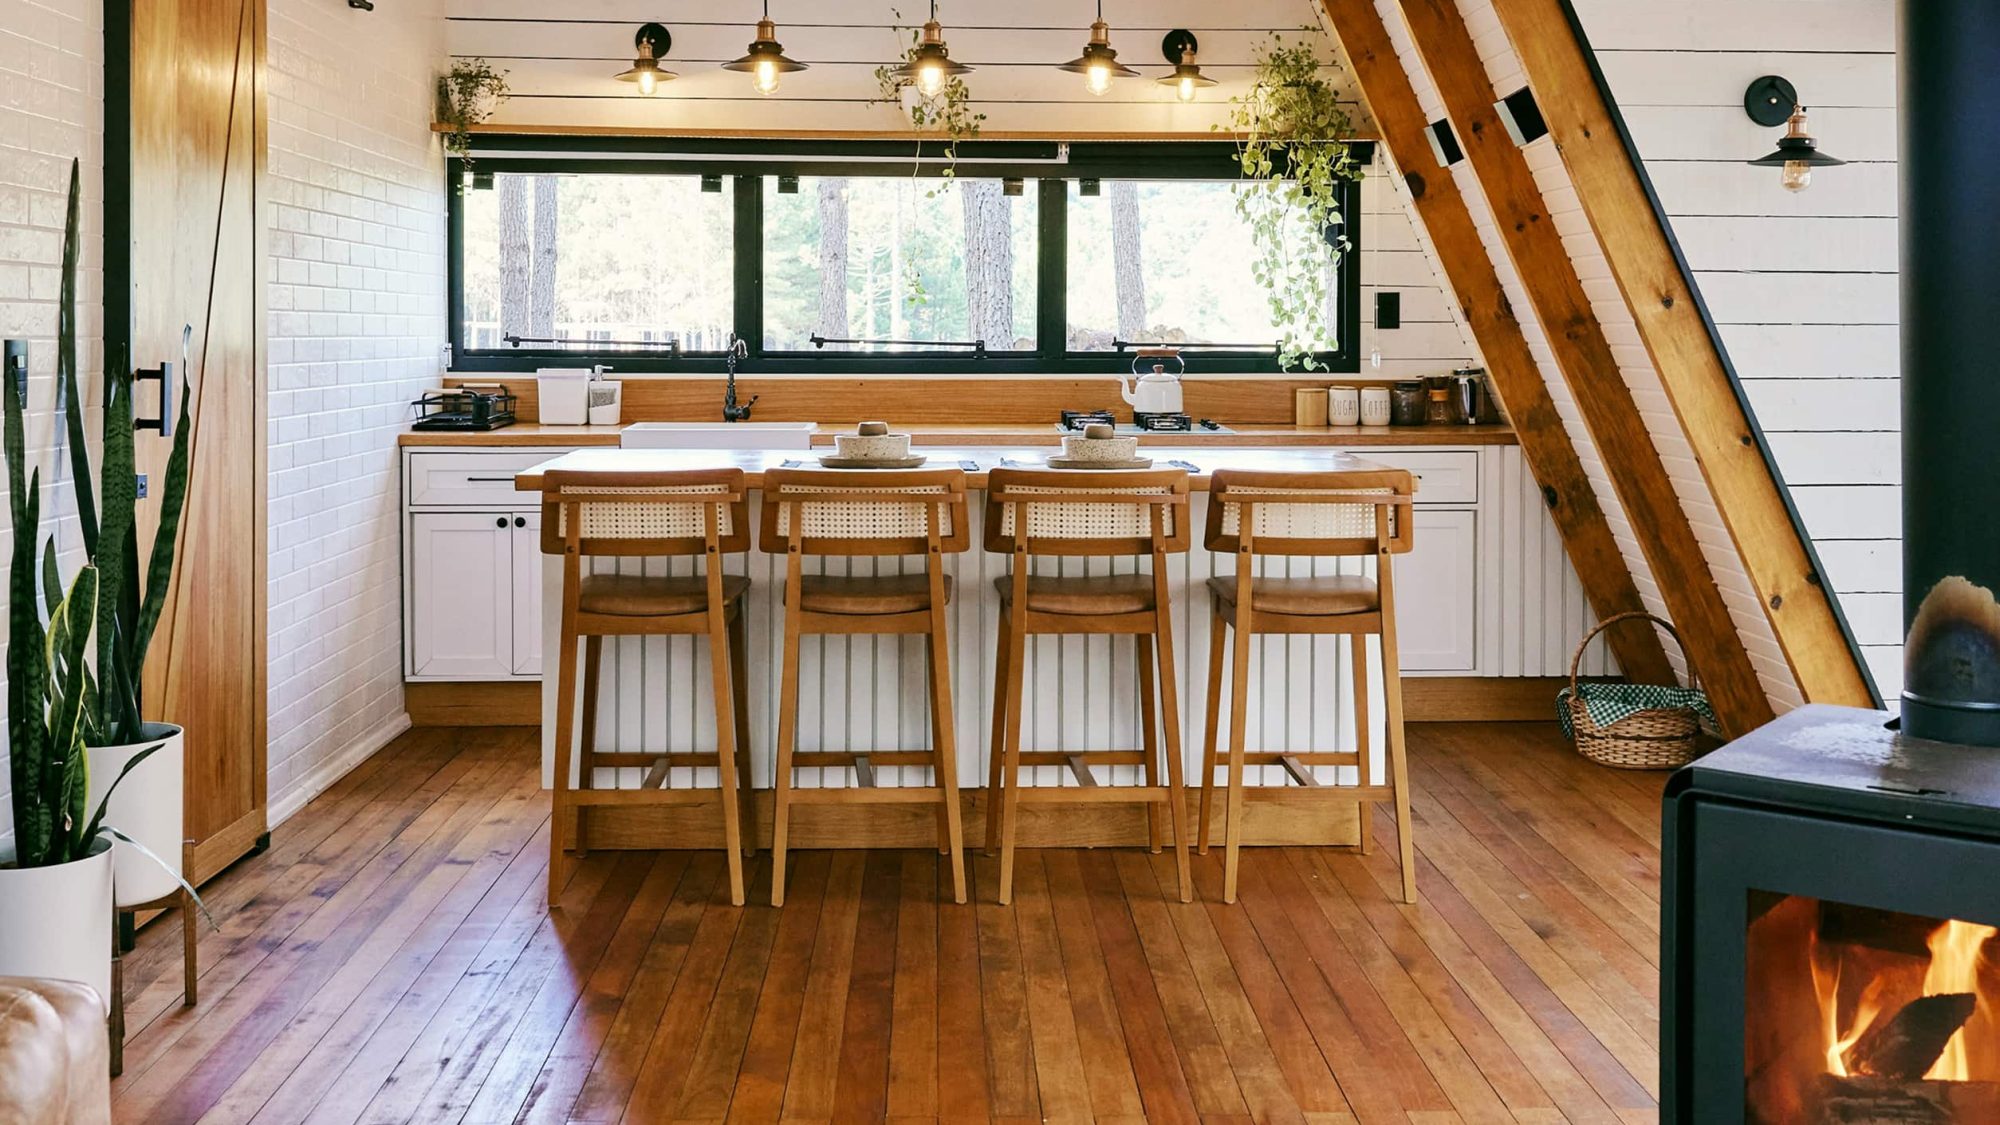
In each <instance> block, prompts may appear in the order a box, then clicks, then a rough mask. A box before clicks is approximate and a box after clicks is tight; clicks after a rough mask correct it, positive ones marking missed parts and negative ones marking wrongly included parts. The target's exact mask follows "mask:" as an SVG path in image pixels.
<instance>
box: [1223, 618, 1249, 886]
mask: <svg viewBox="0 0 2000 1125" xmlns="http://www.w3.org/2000/svg"><path fill="white" fill-rule="evenodd" d="M1249 694H1250V630H1249V629H1247V628H1244V621H1243V620H1242V618H1241V617H1240V616H1239V618H1238V620H1237V622H1236V645H1235V654H1234V656H1233V658H1232V659H1231V661H1230V688H1229V809H1228V813H1227V819H1225V820H1224V822H1223V828H1222V901H1224V902H1235V901H1236V865H1237V860H1238V858H1239V855H1238V853H1239V850H1240V849H1241V848H1242V846H1243V753H1244V747H1243V743H1244V740H1245V738H1246V735H1247V729H1248V726H1249V723H1248V719H1249V705H1248V703H1249V701H1248V696H1249Z"/></svg>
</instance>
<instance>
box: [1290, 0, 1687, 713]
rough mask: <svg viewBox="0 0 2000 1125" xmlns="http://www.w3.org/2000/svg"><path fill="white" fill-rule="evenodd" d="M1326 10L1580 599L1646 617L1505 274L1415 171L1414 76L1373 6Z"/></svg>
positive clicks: (1667, 672) (1652, 657) (1340, 1)
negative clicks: (1538, 489) (1505, 286)
mask: <svg viewBox="0 0 2000 1125" xmlns="http://www.w3.org/2000/svg"><path fill="white" fill-rule="evenodd" d="M1321 2H1322V4H1323V5H1324V7H1325V10H1326V14H1327V19H1328V21H1329V23H1330V24H1331V26H1332V28H1333V30H1334V34H1335V35H1336V36H1337V37H1338V38H1339V39H1340V41H1341V44H1342V46H1344V47H1345V48H1346V50H1347V56H1348V61H1349V63H1350V64H1352V66H1353V67H1354V77H1355V79H1356V81H1357V82H1358V83H1359V84H1360V87H1361V94H1362V97H1363V98H1364V99H1366V100H1367V102H1368V105H1369V108H1370V109H1371V110H1372V111H1373V112H1374V114H1375V121H1376V124H1377V125H1378V126H1379V128H1380V130H1381V134H1382V141H1383V143H1384V144H1386V145H1387V146H1388V149H1389V153H1390V155H1391V156H1392V157H1393V158H1395V159H1396V160H1397V162H1398V167H1399V168H1401V170H1402V172H1403V177H1404V180H1405V182H1406V183H1407V184H1408V185H1409V188H1410V196H1411V198H1412V199H1414V200H1415V201H1416V208H1417V214H1418V217H1419V218H1421V219H1422V220H1423V224H1424V230H1425V231H1426V232H1427V233H1428V234H1429V235H1430V240H1431V244H1432V246H1433V247H1435V248H1436V250H1437V256H1438V264H1439V265H1440V266H1442V267H1443V268H1444V272H1445V276H1446V278H1447V279H1448V280H1449V281H1450V282H1451V287H1452V292H1453V294H1454V295H1455V296H1456V298H1457V300H1458V304H1459V307H1460V308H1461V309H1462V310H1463V312H1464V315H1465V320H1466V324H1467V325H1468V326H1469V327H1470V328H1471V329H1472V334H1473V336H1474V337H1475V338H1476V339H1477V340H1478V342H1479V350H1480V352H1481V353H1482V354H1483V355H1484V356H1485V358H1486V366H1487V370H1488V372H1489V373H1490V375H1491V377H1492V380H1493V387H1494V390H1495V391H1496V392H1497V393H1498V394H1499V396H1500V399H1501V401H1502V402H1503V403H1505V404H1506V407H1507V413H1508V416H1509V417H1511V418H1512V419H1513V422H1514V429H1515V432H1516V433H1517V434H1518V435H1519V437H1520V442H1521V455H1522V457H1523V458H1524V459H1525V460H1526V461H1527V463H1528V468H1529V470H1530V471H1531V472H1533V473H1534V474H1535V480H1536V481H1537V482H1538V483H1540V484H1541V486H1542V496H1543V498H1544V500H1545V501H1546V502H1547V504H1548V508H1549V514H1550V515H1551V516H1552V517H1553V518H1554V520H1555V525H1556V530H1557V531H1558V532H1559V533H1560V534H1561V535H1562V540H1563V546H1564V548H1565V549H1566V550H1567V551H1568V553H1569V558H1570V562H1571V564H1572V565H1574V566H1575V567H1576V573H1577V577H1578V579H1580V580H1581V582H1582V584H1583V592H1584V596H1586V597H1587V598H1589V599H1590V606H1591V609H1592V610H1594V611H1595V612H1596V613H1597V615H1598V617H1599V618H1604V617H1609V616H1611V615H1612V614H1614V613H1624V612H1627V611H1630V610H1640V609H1644V608H1645V604H1644V603H1643V602H1642V601H1641V600H1640V597H1639V589H1638V587H1637V586H1636V585H1635V584H1634V583H1633V581H1632V573H1631V571H1630V570H1629V569H1628V568H1627V567H1626V565H1625V557H1624V555H1623V554H1622V553H1620V551H1619V549H1618V543H1617V541H1616V540H1615V539H1613V538H1612V535H1611V528H1610V525H1609V524H1607V523H1606V522H1605V519H1604V512H1603V510H1602V509H1601V508H1600V507H1599V506H1598V503H1597V494H1596V493H1595V492H1594V491H1592V489H1591V485H1590V479H1589V477H1587V476H1586V475H1585V474H1584V471H1583V463H1582V462H1581V461H1580V460H1579V459H1578V458H1577V454H1576V446H1575V445H1574V444H1572V443H1571V441H1570V438H1569V431H1568V430H1567V429H1565V428H1564V426H1563V420H1562V416H1561V415H1559V414H1558V413H1557V412H1556V407H1555V402H1554V400H1553V399H1551V398H1550V397H1549V389H1548V387H1547V386H1546V385H1544V384H1543V382H1542V374H1541V370H1540V369H1539V368H1538V367H1537V365H1536V363H1535V357H1534V355H1533V354H1532V353H1531V352H1530V351H1529V350H1528V341H1527V337H1525V336H1524V335H1522V333H1521V323H1520V321H1519V320H1517V319H1516V318H1515V316H1514V310H1513V309H1512V307H1511V306H1509V304H1508V302H1507V296H1506V293H1505V292H1504V291H1503V290H1502V289H1501V287H1500V275H1499V274H1498V273H1497V272H1496V271H1495V270H1494V268H1493V263H1492V261H1491V260H1489V259H1488V258H1487V256H1486V249H1485V247H1484V246H1483V245H1482V244H1481V243H1480V241H1479V231H1478V229H1477V228H1476V227H1475V226H1474V225H1473V222H1472V213H1471V212H1470V211H1469V210H1467V209H1466V205H1465V199H1464V198H1463V197H1462V196H1460V195H1459V193H1458V186H1457V185H1456V184H1455V183H1453V182H1452V178H1451V174H1450V173H1449V172H1446V171H1443V170H1442V169H1437V170H1431V169H1426V170H1422V171H1420V170H1419V165H1418V163H1417V161H1428V159H1429V158H1428V156H1427V155H1426V154H1428V153H1429V151H1430V148H1429V144H1428V142H1426V141H1425V140H1424V130H1425V129H1426V128H1427V127H1428V124H1429V123H1428V122H1426V121H1425V120H1424V114H1423V110H1422V108H1421V107H1420V106H1419V105H1418V104H1417V95H1416V91H1415V90H1414V89H1413V88H1412V87H1411V85H1410V77H1409V75H1407V74H1405V73H1404V72H1403V64H1402V63H1401V62H1400V61H1398V60H1397V58H1396V52H1395V50H1394V49H1393V48H1392V47H1391V46H1390V45H1389V35H1388V32H1387V31H1386V30H1384V28H1383V26H1382V19H1381V16H1380V15H1378V14H1377V13H1376V11H1375V6H1374V4H1373V3H1372V0H1321ZM1610 643H1611V648H1612V652H1614V653H1615V654H1616V655H1617V657H1618V663H1619V665H1620V666H1621V667H1622V668H1623V669H1624V671H1625V674H1626V675H1628V676H1630V677H1632V678H1633V679H1635V680H1639V681H1641V682H1644V683H1670V682H1672V678H1673V668H1672V666H1671V665H1670V664H1669V663H1668V661H1667V657H1666V653H1665V651H1664V650H1662V649H1661V647H1660V640H1659V637H1658V635H1657V634H1656V633H1655V632H1654V631H1653V630H1650V629H1613V630H1611V631H1610Z"/></svg>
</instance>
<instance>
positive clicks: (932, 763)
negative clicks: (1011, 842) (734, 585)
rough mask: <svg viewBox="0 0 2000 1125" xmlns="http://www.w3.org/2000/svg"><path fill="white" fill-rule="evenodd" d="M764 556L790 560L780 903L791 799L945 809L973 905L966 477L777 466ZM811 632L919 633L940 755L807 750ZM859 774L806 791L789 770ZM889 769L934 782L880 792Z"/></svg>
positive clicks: (946, 850) (934, 744) (770, 481)
mask: <svg viewBox="0 0 2000 1125" xmlns="http://www.w3.org/2000/svg"><path fill="white" fill-rule="evenodd" d="M762 542H763V547H764V550H766V551H769V552H772V553H773V554H776V553H780V552H782V553H783V554H784V556H785V651H784V670H783V673H782V684H781V687H780V696H779V703H778V762H777V772H776V774H775V785H776V801H775V804H776V811H775V813H774V814H773V825H772V829H771V905H773V906H783V905H784V904H785V850H786V840H787V837H788V834H789V832H790V830H791V810H792V806H793V805H794V804H892V803H901V804H907V803H911V802H927V803H931V804H935V805H936V806H937V828H938V850H939V852H941V853H943V854H946V855H949V856H950V857H951V886H952V895H953V898H954V900H955V901H957V902H964V901H965V847H964V836H963V832H962V829H961V828H960V825H959V817H960V812H959V802H958V759H957V753H956V748H955V743H954V733H953V732H954V730H955V727H954V721H953V718H952V709H951V665H950V661H949V657H948V654H949V653H950V651H951V645H950V637H949V635H948V634H947V633H946V630H945V607H946V605H948V604H949V602H950V600H951V578H950V576H948V575H946V574H945V572H944V553H945V552H947V551H950V552H952V553H957V552H960V551H963V550H965V549H966V547H967V546H968V545H969V542H970V540H969V537H968V536H967V534H966V530H965V473H964V472H963V471H962V470H959V469H931V470H916V471H911V472H883V471H879V470H874V471H871V470H859V471H848V472H834V471H828V470H822V469H771V470H767V471H766V472H765V474H764V520H763V535H762ZM806 555H828V556H832V555H846V556H849V557H854V556H875V557H882V556H895V555H922V556H924V572H923V573H922V574H896V575H880V576H875V577H866V576H858V575H857V576H848V577H844V576H838V575H820V574H807V573H805V568H804V558H805V556H806ZM808 633H818V634H832V635H837V636H853V635H856V634H877V635H880V634H890V635H899V634H900V635H912V634H920V635H922V636H923V638H924V647H925V649H926V656H927V673H926V674H927V677H928V679H929V685H930V697H931V698H930V711H931V748H930V749H929V750H928V751H924V750H862V751H839V750H809V751H804V752H801V751H799V750H798V748H797V747H798V720H799V638H800V637H801V636H804V635H805V634H808ZM813 766H832V767H837V768H852V769H853V770H854V772H855V779H856V781H857V782H858V783H859V784H857V785H854V786H851V787H843V788H822V789H800V788H795V787H794V786H793V784H792V781H793V778H792V771H793V770H794V769H798V768H802V767H813ZM880 766H929V767H931V770H932V784H930V785H924V786H914V785H897V786H877V785H876V784H875V770H876V768H877V767H880Z"/></svg>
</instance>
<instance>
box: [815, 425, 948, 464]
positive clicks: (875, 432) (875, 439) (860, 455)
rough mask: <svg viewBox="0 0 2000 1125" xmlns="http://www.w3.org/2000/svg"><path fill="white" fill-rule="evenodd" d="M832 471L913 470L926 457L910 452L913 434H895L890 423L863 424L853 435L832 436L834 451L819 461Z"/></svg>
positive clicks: (856, 428) (855, 429)
mask: <svg viewBox="0 0 2000 1125" xmlns="http://www.w3.org/2000/svg"><path fill="white" fill-rule="evenodd" d="M819 463H820V464H821V465H824V466H826V467H827V468H829V469H914V468H916V467H917V466H918V465H921V464H923V463H924V455H923V454H921V453H917V454H912V453H911V452H910V435H908V434H892V433H890V432H889V423H887V422H863V423H861V424H860V425H858V426H856V427H854V432H853V433H851V434H835V435H833V452H832V453H829V454H826V455H825V456H823V457H821V458H820V459H819Z"/></svg>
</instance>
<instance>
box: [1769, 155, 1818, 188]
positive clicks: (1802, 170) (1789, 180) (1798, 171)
mask: <svg viewBox="0 0 2000 1125" xmlns="http://www.w3.org/2000/svg"><path fill="white" fill-rule="evenodd" d="M1766 175H1769V173H1766ZM1779 179H1780V182H1781V183H1783V184H1784V185H1785V190H1786V191H1804V190H1806V189H1807V188H1809V187H1811V186H1812V165H1810V164H1807V163H1806V162H1805V161H1803V160H1787V161H1785V170H1784V172H1783V174H1782V175H1781V176H1780V178H1779Z"/></svg>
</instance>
